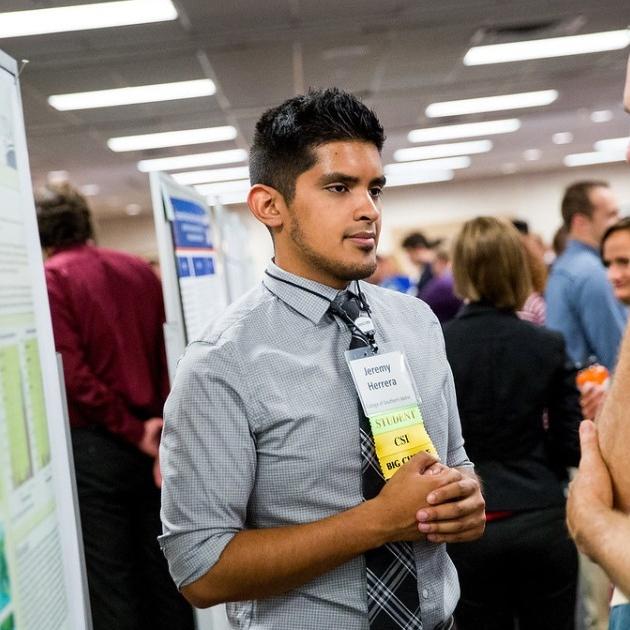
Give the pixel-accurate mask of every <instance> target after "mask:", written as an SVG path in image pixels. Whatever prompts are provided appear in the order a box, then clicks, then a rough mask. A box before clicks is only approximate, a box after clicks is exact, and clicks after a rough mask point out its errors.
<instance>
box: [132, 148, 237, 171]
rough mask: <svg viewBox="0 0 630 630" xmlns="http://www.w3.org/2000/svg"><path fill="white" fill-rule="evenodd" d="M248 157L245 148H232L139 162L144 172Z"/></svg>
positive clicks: (212, 163)
mask: <svg viewBox="0 0 630 630" xmlns="http://www.w3.org/2000/svg"><path fill="white" fill-rule="evenodd" d="M246 159H247V151H245V150H244V149H230V150H229V151H212V152H210V153H193V154H191V155H176V156H174V157H167V158H155V159H152V160H140V162H138V170H139V171H142V172H143V173H148V172H150V171H176V170H179V169H183V168H197V167H198V166H215V165H216V164H233V163H234V162H244V161H245V160H246Z"/></svg>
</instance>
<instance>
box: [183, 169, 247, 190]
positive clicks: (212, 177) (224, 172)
mask: <svg viewBox="0 0 630 630" xmlns="http://www.w3.org/2000/svg"><path fill="white" fill-rule="evenodd" d="M172 177H173V179H174V180H175V181H176V182H177V183H178V184H183V185H184V186H188V185H189V184H210V183H211V182H227V181H230V180H233V179H245V178H247V177H249V167H248V166H235V167H233V168H215V169H211V170H203V171H189V172H185V173H174V174H173V175H172Z"/></svg>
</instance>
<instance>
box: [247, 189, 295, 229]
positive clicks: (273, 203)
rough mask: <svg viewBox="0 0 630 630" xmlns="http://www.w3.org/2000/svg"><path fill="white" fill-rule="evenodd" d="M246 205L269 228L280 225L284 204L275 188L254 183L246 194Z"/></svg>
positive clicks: (282, 219)
mask: <svg viewBox="0 0 630 630" xmlns="http://www.w3.org/2000/svg"><path fill="white" fill-rule="evenodd" d="M247 205H248V206H249V209H250V211H251V213H252V214H253V215H254V216H255V217H256V218H257V219H258V220H259V221H260V222H261V223H263V224H264V225H266V226H267V227H268V228H269V229H271V230H273V229H277V228H280V227H282V225H283V223H284V217H285V212H284V211H285V210H286V204H285V203H284V198H283V197H282V195H281V194H280V193H279V192H278V191H277V190H276V189H275V188H272V187H271V186H265V185H264V184H254V185H253V186H252V187H251V189H250V191H249V194H248V195H247Z"/></svg>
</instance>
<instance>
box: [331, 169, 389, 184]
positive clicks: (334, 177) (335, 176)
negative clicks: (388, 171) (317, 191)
mask: <svg viewBox="0 0 630 630" xmlns="http://www.w3.org/2000/svg"><path fill="white" fill-rule="evenodd" d="M385 181H386V179H385V176H384V175H381V176H380V177H375V178H374V179H371V180H370V183H369V186H370V187H372V186H385ZM336 183H337V184H346V185H347V186H354V185H356V184H358V183H359V178H358V177H355V176H354V175H347V174H345V173H341V172H334V173H325V174H324V175H322V176H321V177H320V178H319V184H320V186H326V185H327V184H336Z"/></svg>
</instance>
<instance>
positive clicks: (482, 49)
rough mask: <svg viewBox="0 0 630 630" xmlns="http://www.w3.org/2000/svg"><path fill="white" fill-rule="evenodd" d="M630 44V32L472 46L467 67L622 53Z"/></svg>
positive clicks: (466, 57)
mask: <svg viewBox="0 0 630 630" xmlns="http://www.w3.org/2000/svg"><path fill="white" fill-rule="evenodd" d="M628 44H630V30H628V29H623V30H619V31H605V32H603V33H588V34H587V35H571V36H569V37H550V38H547V39H534V40H528V41H524V42H510V43H507V44H491V45H489V46H473V47H472V48H471V49H470V50H469V51H468V52H467V53H466V55H465V57H464V65H466V66H479V65H486V64H492V63H507V62H510V61H526V60H528V59H547V58H550V57H566V56H569V55H583V54H586V53H596V52H603V51H606V50H619V49H621V48H625V47H626V46H628Z"/></svg>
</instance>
